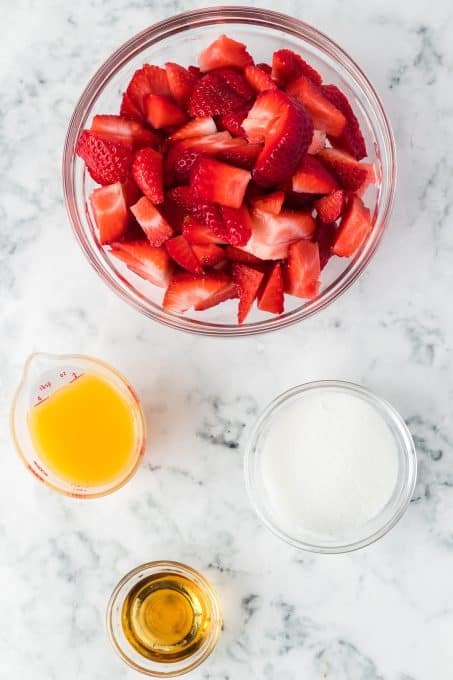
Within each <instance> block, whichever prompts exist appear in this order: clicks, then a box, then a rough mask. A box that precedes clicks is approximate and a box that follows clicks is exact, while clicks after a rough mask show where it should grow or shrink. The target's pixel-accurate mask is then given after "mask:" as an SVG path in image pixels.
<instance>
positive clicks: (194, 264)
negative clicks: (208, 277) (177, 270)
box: [165, 236, 203, 274]
mask: <svg viewBox="0 0 453 680" xmlns="http://www.w3.org/2000/svg"><path fill="white" fill-rule="evenodd" d="M165 247H166V249H167V253H168V254H169V255H170V257H171V259H172V260H174V261H175V262H176V264H179V266H180V267H182V268H183V269H186V270H187V271H188V272H190V273H191V274H203V267H202V266H201V265H200V262H199V260H198V258H197V256H196V255H195V253H194V251H193V250H192V248H191V246H190V244H189V243H188V242H187V241H186V239H185V238H184V236H175V237H174V238H171V239H169V240H168V241H166V242H165Z"/></svg>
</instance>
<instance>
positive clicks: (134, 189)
mask: <svg viewBox="0 0 453 680" xmlns="http://www.w3.org/2000/svg"><path fill="white" fill-rule="evenodd" d="M123 191H124V198H125V199H126V205H127V207H129V206H131V205H134V203H137V201H138V199H139V198H140V197H141V195H142V192H141V191H140V189H139V188H138V186H137V185H136V184H135V182H134V180H133V179H130V178H128V179H127V180H126V181H125V182H124V183H123Z"/></svg>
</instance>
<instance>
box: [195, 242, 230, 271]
mask: <svg viewBox="0 0 453 680" xmlns="http://www.w3.org/2000/svg"><path fill="white" fill-rule="evenodd" d="M192 250H193V252H194V253H195V255H196V256H197V259H198V261H199V263H200V264H201V265H202V266H203V267H213V266H214V265H215V264H218V263H219V262H221V261H222V260H223V259H224V258H225V251H224V250H223V248H221V247H220V246H218V245H216V244H215V243H204V244H198V245H197V244H194V245H192Z"/></svg>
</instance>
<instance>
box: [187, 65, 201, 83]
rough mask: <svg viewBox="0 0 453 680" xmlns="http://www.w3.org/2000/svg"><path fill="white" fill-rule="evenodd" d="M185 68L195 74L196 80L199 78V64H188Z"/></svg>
mask: <svg viewBox="0 0 453 680" xmlns="http://www.w3.org/2000/svg"><path fill="white" fill-rule="evenodd" d="M187 70H188V71H189V73H191V74H192V75H193V76H195V78H196V79H197V80H199V78H201V71H200V68H199V66H193V65H192V66H188V67H187Z"/></svg>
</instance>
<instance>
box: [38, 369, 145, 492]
mask: <svg viewBox="0 0 453 680" xmlns="http://www.w3.org/2000/svg"><path fill="white" fill-rule="evenodd" d="M28 427H29V430H30V435H31V438H32V441H33V444H34V446H35V448H36V451H37V453H38V454H39V456H40V458H41V460H42V462H43V463H44V464H45V465H46V466H47V467H48V468H49V469H50V470H52V472H54V474H56V475H57V476H58V477H59V478H61V479H64V480H65V481H67V482H70V483H72V484H77V485H80V486H101V485H103V484H108V483H111V482H112V481H114V480H116V479H120V478H121V477H124V476H125V475H127V473H128V472H129V470H130V469H131V468H132V467H133V465H134V463H135V460H136V458H137V431H136V422H135V414H134V411H133V408H132V406H131V403H130V402H128V400H127V399H126V397H125V396H123V395H122V394H121V393H120V391H119V390H118V389H116V387H114V386H113V385H112V384H111V383H109V382H108V381H107V380H105V379H103V378H101V377H99V376H97V375H95V374H90V373H85V374H83V375H81V376H80V377H79V378H78V379H77V380H75V381H74V382H72V383H71V384H68V385H65V386H64V387H60V388H59V389H58V390H57V391H56V392H54V393H53V394H51V395H50V396H49V397H48V398H47V399H46V400H45V401H43V402H42V403H40V404H38V405H37V406H34V407H33V408H32V409H31V410H30V412H29V414H28Z"/></svg>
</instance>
